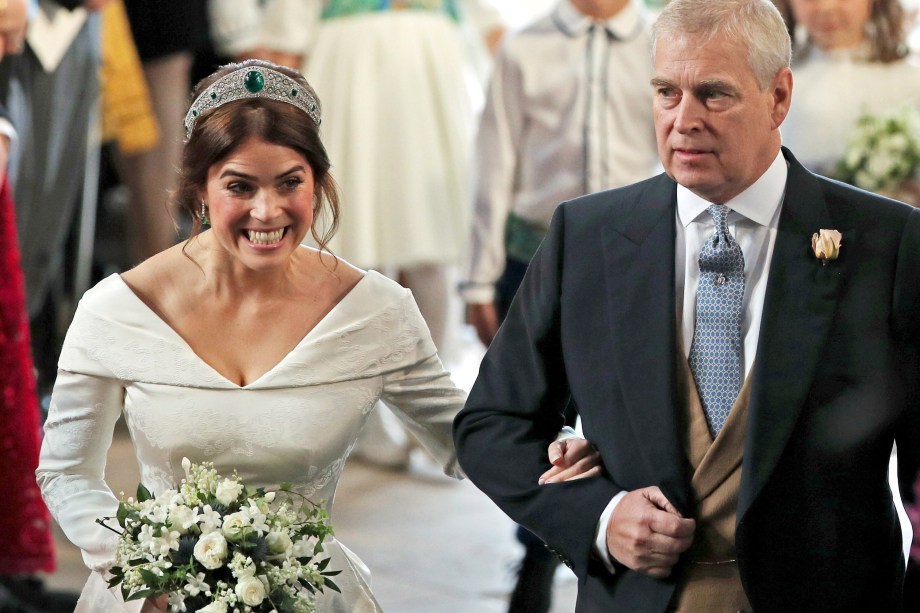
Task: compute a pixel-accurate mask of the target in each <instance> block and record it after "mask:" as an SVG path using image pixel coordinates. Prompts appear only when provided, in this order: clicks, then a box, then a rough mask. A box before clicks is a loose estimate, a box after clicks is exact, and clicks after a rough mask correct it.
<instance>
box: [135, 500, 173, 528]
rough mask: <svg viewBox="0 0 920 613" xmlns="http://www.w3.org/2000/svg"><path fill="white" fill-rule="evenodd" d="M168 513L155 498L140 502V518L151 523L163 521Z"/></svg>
mask: <svg viewBox="0 0 920 613" xmlns="http://www.w3.org/2000/svg"><path fill="white" fill-rule="evenodd" d="M168 513H169V509H168V508H167V507H165V506H163V505H161V504H160V503H159V501H157V500H156V499H155V498H151V499H149V500H145V501H144V502H143V503H141V518H143V519H145V520H147V521H149V522H150V523H152V524H162V523H165V522H166V516H167V514H168Z"/></svg>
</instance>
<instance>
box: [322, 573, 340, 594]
mask: <svg viewBox="0 0 920 613" xmlns="http://www.w3.org/2000/svg"><path fill="white" fill-rule="evenodd" d="M338 573H339V571H336V574H338ZM323 584H324V586H325V587H328V588H329V589H330V590H332V591H334V592H338V593H339V594H341V593H342V590H341V589H339V586H337V585H336V584H335V581H333V580H332V579H326V580H325V581H324V582H323Z"/></svg>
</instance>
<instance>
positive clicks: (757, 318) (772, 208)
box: [595, 153, 788, 572]
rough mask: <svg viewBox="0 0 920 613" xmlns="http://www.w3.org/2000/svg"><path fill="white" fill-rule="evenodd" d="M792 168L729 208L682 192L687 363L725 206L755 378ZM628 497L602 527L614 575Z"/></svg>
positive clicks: (677, 274)
mask: <svg viewBox="0 0 920 613" xmlns="http://www.w3.org/2000/svg"><path fill="white" fill-rule="evenodd" d="M787 174H788V166H787V164H786V160H785V158H783V155H782V153H778V154H777V156H776V158H775V159H774V160H773V163H772V164H771V165H770V167H769V168H767V170H766V172H764V173H763V174H762V175H761V176H760V178H759V179H757V181H755V182H754V183H753V185H751V186H750V187H748V188H747V189H746V190H744V191H743V192H741V193H740V194H738V195H737V196H735V197H734V198H732V199H731V200H729V201H728V202H720V203H712V202H707V201H706V200H703V199H702V198H700V197H699V196H697V195H696V194H694V193H693V192H691V191H690V190H689V189H687V188H685V187H683V186H681V185H678V186H677V215H676V220H675V223H676V227H677V233H676V240H675V245H674V246H675V249H674V286H675V290H676V292H677V301H676V303H677V329H678V331H679V334H680V343H681V348H682V350H683V355H684V357H685V358H686V357H688V356H689V355H690V344H691V342H692V341H693V330H694V327H695V325H696V290H697V286H698V285H699V281H700V264H699V254H700V251H701V250H702V247H703V243H705V242H706V241H707V240H709V238H710V237H711V236H712V235H713V233H714V232H715V222H714V221H713V219H712V216H711V215H710V214H709V212H708V211H707V209H708V208H709V207H710V206H711V205H712V204H725V205H726V206H728V208H729V209H731V212H730V213H729V215H728V230H729V232H731V234H732V236H734V237H735V240H736V241H737V242H738V246H740V247H741V252H742V253H743V254H744V298H743V301H742V307H741V308H742V322H741V334H742V335H743V338H744V343H743V349H742V351H743V353H744V356H743V357H744V376H745V378H747V376H748V375H749V374H750V372H751V366H752V365H753V363H754V356H755V354H756V353H757V341H758V339H759V337H760V322H761V317H762V315H763V304H764V297H765V296H766V292H767V277H768V275H769V272H770V262H771V261H772V260H773V246H774V245H775V243H776V233H777V230H778V228H779V215H780V211H781V210H782V203H783V197H784V195H785V190H786V176H787ZM628 493H629V492H626V491H623V492H620V493H619V494H617V495H616V496H614V497H613V500H611V501H610V504H608V505H607V508H606V509H605V510H604V513H603V514H602V515H601V518H600V521H598V524H597V534H596V539H595V551H596V552H597V553H598V555H599V556H600V558H601V560H603V561H604V564H605V565H606V566H607V569H608V570H609V571H610V572H614V567H613V564H612V563H611V561H610V557H609V555H608V553H607V524H608V523H610V517H611V516H612V515H613V511H614V509H616V506H617V504H619V502H620V500H622V499H623V497H624V496H626V494H628Z"/></svg>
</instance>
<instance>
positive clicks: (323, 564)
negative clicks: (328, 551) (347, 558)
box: [316, 558, 332, 572]
mask: <svg viewBox="0 0 920 613" xmlns="http://www.w3.org/2000/svg"><path fill="white" fill-rule="evenodd" d="M331 559H332V558H326V559H325V560H323V561H322V562H320V563H319V564H317V565H316V568H318V569H319V570H320V572H322V571H324V570H326V567H327V566H329V560H331Z"/></svg>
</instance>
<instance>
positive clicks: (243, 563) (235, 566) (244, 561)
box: [227, 551, 256, 580]
mask: <svg viewBox="0 0 920 613" xmlns="http://www.w3.org/2000/svg"><path fill="white" fill-rule="evenodd" d="M227 566H229V567H230V570H231V571H233V576H234V577H236V578H237V580H240V579H243V578H245V577H254V576H255V574H256V565H255V562H253V561H252V558H250V557H248V556H244V555H243V554H241V553H240V552H239V551H236V552H234V553H233V560H232V561H231V562H230V564H228V565H227Z"/></svg>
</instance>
